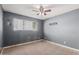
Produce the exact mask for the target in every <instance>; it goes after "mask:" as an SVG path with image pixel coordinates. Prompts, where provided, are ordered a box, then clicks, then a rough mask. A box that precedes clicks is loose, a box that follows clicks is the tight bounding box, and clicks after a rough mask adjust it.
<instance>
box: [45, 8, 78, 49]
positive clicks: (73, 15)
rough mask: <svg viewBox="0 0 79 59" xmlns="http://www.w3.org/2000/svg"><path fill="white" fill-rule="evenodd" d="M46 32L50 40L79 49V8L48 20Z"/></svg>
mask: <svg viewBox="0 0 79 59" xmlns="http://www.w3.org/2000/svg"><path fill="white" fill-rule="evenodd" d="M54 22H57V23H58V24H53V23H54ZM50 23H52V25H49V24H50ZM44 34H45V36H46V38H47V39H48V40H50V41H53V42H56V43H60V44H63V45H66V46H69V47H73V48H77V49H79V9H76V10H73V11H71V12H68V13H65V14H62V15H59V16H56V17H52V18H50V19H48V20H46V21H45V22H44Z"/></svg>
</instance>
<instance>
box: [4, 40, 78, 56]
mask: <svg viewBox="0 0 79 59" xmlns="http://www.w3.org/2000/svg"><path fill="white" fill-rule="evenodd" d="M3 54H4V55H78V54H79V52H77V51H74V50H70V49H66V48H63V47H60V46H57V45H53V44H50V43H49V42H47V41H42V42H36V43H32V44H26V45H21V46H17V47H11V48H5V49H4V50H3Z"/></svg>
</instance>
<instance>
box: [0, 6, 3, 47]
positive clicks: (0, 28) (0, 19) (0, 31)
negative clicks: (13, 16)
mask: <svg viewBox="0 0 79 59" xmlns="http://www.w3.org/2000/svg"><path fill="white" fill-rule="evenodd" d="M2 14H3V13H2V8H1V5H0V47H1V46H2V35H3V34H2V33H3V21H2V18H3V15H2Z"/></svg>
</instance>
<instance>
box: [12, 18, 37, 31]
mask: <svg viewBox="0 0 79 59" xmlns="http://www.w3.org/2000/svg"><path fill="white" fill-rule="evenodd" d="M13 27H14V28H13V29H14V31H16V30H32V31H36V30H37V22H35V21H27V20H20V19H14V20H13Z"/></svg>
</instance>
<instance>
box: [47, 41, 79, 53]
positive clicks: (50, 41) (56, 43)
mask: <svg viewBox="0 0 79 59" xmlns="http://www.w3.org/2000/svg"><path fill="white" fill-rule="evenodd" d="M47 42H49V43H51V44H54V45H58V46H61V47H64V48H67V49H71V50H74V51H78V52H79V50H78V49H75V48H72V47H69V46H65V45H62V44H59V43H56V42H51V41H48V40H47Z"/></svg>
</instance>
